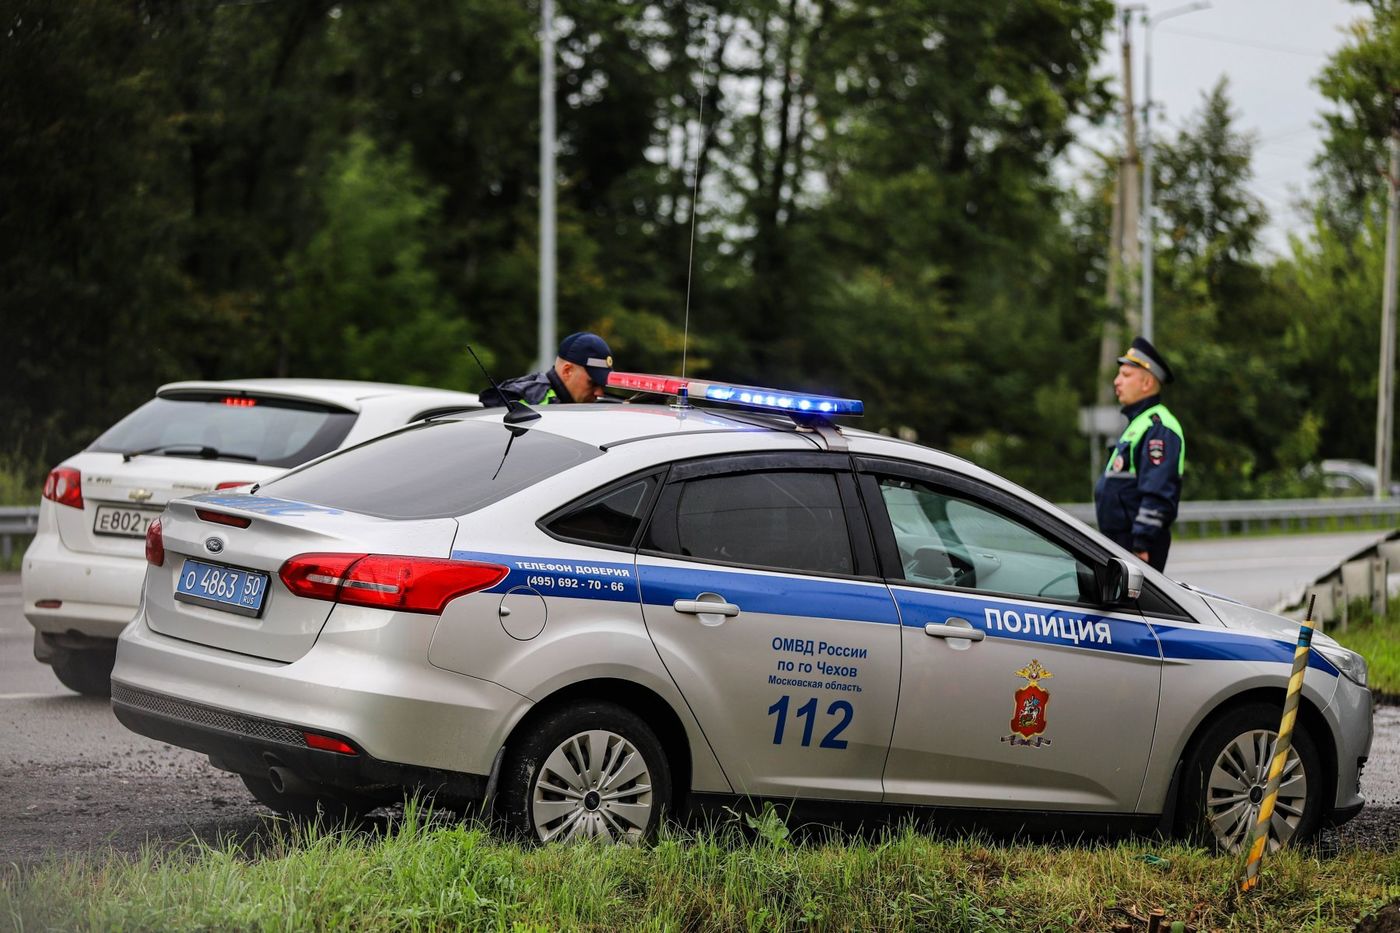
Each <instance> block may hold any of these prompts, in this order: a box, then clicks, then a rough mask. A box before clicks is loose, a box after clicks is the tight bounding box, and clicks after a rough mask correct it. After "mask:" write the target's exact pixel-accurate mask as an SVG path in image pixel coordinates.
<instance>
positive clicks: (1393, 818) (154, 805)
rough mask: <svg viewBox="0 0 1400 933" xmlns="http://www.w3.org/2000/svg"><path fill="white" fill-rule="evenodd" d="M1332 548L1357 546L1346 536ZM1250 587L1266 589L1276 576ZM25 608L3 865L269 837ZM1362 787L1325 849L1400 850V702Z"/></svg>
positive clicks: (10, 715) (196, 759)
mask: <svg viewBox="0 0 1400 933" xmlns="http://www.w3.org/2000/svg"><path fill="white" fill-rule="evenodd" d="M1273 540H1278V539H1273ZM1204 544H1206V545H1208V544H1209V542H1206V543H1204ZM1332 547H1333V549H1336V548H1339V547H1340V548H1341V549H1342V550H1344V551H1346V552H1348V553H1349V551H1350V550H1352V549H1354V548H1353V547H1352V542H1351V541H1349V540H1348V541H1346V542H1341V541H1340V539H1339V541H1338V542H1336V543H1334V544H1333V545H1332ZM1314 550H1315V549H1314ZM1176 556H1177V555H1174V558H1175V557H1176ZM1180 556H1181V558H1182V561H1181V562H1182V564H1183V565H1187V564H1189V563H1192V562H1207V563H1209V562H1211V555H1210V554H1209V553H1202V552H1197V551H1195V550H1194V549H1193V550H1192V551H1190V552H1186V551H1185V549H1183V553H1182V554H1181V555H1180ZM1339 556H1340V555H1339ZM1244 559H1246V560H1252V559H1253V558H1244ZM1214 566H1215V569H1216V570H1217V571H1219V570H1220V569H1221V568H1220V565H1219V561H1215V562H1214ZM1183 569H1185V568H1183ZM1244 572H1247V571H1244ZM1182 576H1185V575H1184V574H1182ZM1235 579H1237V580H1240V581H1243V580H1244V579H1245V578H1244V577H1236V578H1235ZM1226 582H1228V581H1226ZM1241 585H1242V584H1241ZM1249 585H1250V586H1253V587H1254V589H1255V590H1256V591H1258V592H1261V593H1263V592H1264V591H1266V590H1269V591H1272V590H1273V588H1274V587H1275V585H1276V584H1275V583H1274V582H1268V583H1258V582H1255V583H1251V584H1249ZM1241 595H1243V594H1241ZM20 610H21V605H20V593H19V576H18V574H0V868H3V866H6V865H9V864H24V863H31V862H34V861H37V860H40V859H43V858H45V857H48V856H52V855H56V854H74V853H81V852H88V851H105V850H107V849H108V848H115V849H117V850H119V851H123V852H135V851H137V850H139V849H140V848H141V847H142V845H143V844H146V843H148V842H149V843H151V844H154V845H156V846H158V847H161V848H170V847H173V846H178V845H181V844H185V843H187V842H189V841H190V840H191V839H200V840H203V841H207V842H218V841H219V840H221V839H225V838H227V839H232V840H245V839H249V838H252V839H254V840H256V839H257V838H259V837H261V836H263V835H265V834H266V832H267V826H268V822H267V819H266V818H267V816H268V815H269V814H268V811H267V810H264V809H262V808H261V807H259V806H258V805H257V804H255V803H254V802H253V800H252V798H251V797H249V795H248V793H247V792H246V791H245V789H244V787H243V784H242V782H241V781H240V780H239V779H238V778H237V777H235V776H233V775H230V774H227V773H225V772H222V771H217V770H215V769H213V768H211V767H210V766H209V763H208V761H207V760H206V759H205V758H204V757H203V756H201V755H196V754H194V753H193V752H188V751H185V750H183V749H178V748H173V747H171V746H169V745H165V744H162V743H160V742H155V741H151V740H149V739H145V738H142V737H140V736H137V735H135V734H133V733H131V732H128V731H127V730H126V729H125V728H124V727H122V726H121V724H120V723H118V722H117V720H116V718H115V717H114V716H113V715H112V711H111V708H110V706H109V705H108V703H107V702H106V701H105V700H99V699H91V698H87V697H81V696H78V695H76V694H74V693H72V692H70V691H68V690H67V689H66V688H64V687H63V686H62V685H61V684H60V683H59V682H58V681H57V679H55V678H54V676H53V674H52V672H51V671H50V670H49V668H47V667H46V666H43V665H40V664H38V663H37V662H35V661H34V659H33V655H32V642H33V630H32V629H31V628H30V626H29V624H28V623H27V622H26V621H25V620H24V617H23V615H22V613H21V611H20ZM1362 788H1363V791H1364V792H1365V794H1366V796H1367V798H1368V801H1369V803H1368V805H1367V807H1366V809H1364V810H1363V811H1362V813H1361V815H1360V816H1359V817H1357V818H1356V819H1355V820H1354V821H1352V823H1350V824H1348V825H1347V826H1345V827H1343V828H1342V829H1341V830H1338V831H1335V832H1329V833H1328V834H1327V836H1326V837H1325V838H1324V845H1325V847H1327V848H1337V847H1341V848H1351V847H1376V848H1385V849H1394V848H1400V707H1390V706H1382V707H1379V708H1378V709H1377V710H1376V735H1375V739H1374V741H1373V743H1372V749H1371V758H1370V761H1369V763H1368V765H1367V767H1366V771H1365V774H1364V776H1363V781H1362Z"/></svg>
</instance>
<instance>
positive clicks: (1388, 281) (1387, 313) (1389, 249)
mask: <svg viewBox="0 0 1400 933" xmlns="http://www.w3.org/2000/svg"><path fill="white" fill-rule="evenodd" d="M1390 123H1391V125H1390V171H1389V172H1388V173H1387V174H1386V182H1387V186H1388V187H1389V189H1390V202H1389V205H1388V209H1387V210H1386V219H1385V285H1384V288H1383V289H1382V291H1381V366H1380V378H1379V379H1378V380H1377V382H1378V386H1377V389H1376V491H1375V497H1376V498H1377V499H1384V498H1386V497H1387V496H1389V495H1390V460H1391V454H1392V450H1391V446H1392V445H1391V440H1390V439H1391V431H1392V429H1393V426H1394V419H1395V415H1394V402H1395V273H1396V248H1397V246H1400V243H1397V233H1396V229H1397V227H1400V190H1397V187H1396V186H1397V183H1400V95H1396V96H1395V97H1394V98H1393V99H1392V100H1391V117H1390Z"/></svg>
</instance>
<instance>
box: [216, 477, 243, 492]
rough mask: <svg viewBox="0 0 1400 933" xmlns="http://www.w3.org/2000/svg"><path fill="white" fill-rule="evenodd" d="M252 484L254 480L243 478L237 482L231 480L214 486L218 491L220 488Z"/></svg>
mask: <svg viewBox="0 0 1400 933" xmlns="http://www.w3.org/2000/svg"><path fill="white" fill-rule="evenodd" d="M251 485H253V481H252V480H250V479H241V480H238V481H237V482H234V481H232V480H230V481H229V482H227V483H220V484H219V485H217V486H215V487H214V490H215V492H217V491H218V490H220V489H237V488H238V487H239V486H251Z"/></svg>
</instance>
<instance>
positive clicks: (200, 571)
mask: <svg viewBox="0 0 1400 933" xmlns="http://www.w3.org/2000/svg"><path fill="white" fill-rule="evenodd" d="M266 594H267V574H265V573H262V572H260V571H257V570H242V569H240V568H238V567H224V566H221V565H219V564H206V563H204V561H200V560H187V561H185V565H184V566H183V567H181V568H180V579H179V581H178V582H177V583H176V584H175V598H176V599H178V600H180V601H181V602H186V603H195V604H197V605H200V606H208V607H210V608H211V609H222V610H224V611H225V612H235V613H237V614H238V615H241V616H252V617H254V618H257V617H258V616H259V615H261V614H262V605H263V597H264V596H265V595H266Z"/></svg>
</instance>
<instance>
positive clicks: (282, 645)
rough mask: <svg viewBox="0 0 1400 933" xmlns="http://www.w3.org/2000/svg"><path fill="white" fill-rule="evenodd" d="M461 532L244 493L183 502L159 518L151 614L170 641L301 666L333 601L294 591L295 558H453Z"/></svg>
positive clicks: (444, 522) (441, 522) (451, 526)
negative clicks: (161, 552)
mask: <svg viewBox="0 0 1400 933" xmlns="http://www.w3.org/2000/svg"><path fill="white" fill-rule="evenodd" d="M245 523H246V524H245ZM239 526H242V527H239ZM456 533H457V522H456V521H455V520H454V519H450V518H439V519H422V520H414V521H396V520H392V519H384V518H376V517H373V516H368V515H362V514H359V513H355V512H348V511H344V510H340V509H331V508H326V507H323V506H317V505H311V504H308V503H304V502H294V501H290V500H286V499H276V498H271V497H268V496H257V495H251V494H247V493H236V494H231V495H205V496H196V497H194V498H192V499H180V500H177V501H175V502H172V503H171V504H170V505H169V507H168V508H167V510H166V512H165V515H164V516H163V517H162V519H161V534H162V538H163V541H164V547H165V560H164V563H163V565H162V566H160V567H155V566H148V567H147V573H146V591H145V602H146V617H147V620H148V624H149V625H150V627H151V628H152V629H153V630H155V631H157V632H160V633H161V634H163V635H169V636H172V637H175V638H181V639H184V640H186V641H190V642H195V643H197V644H201V645H208V646H210V647H214V648H221V649H224V650H226V651H235V652H238V653H240V654H246V655H251V656H254V657H259V658H266V659H269V660H274V661H295V660H296V659H297V658H299V657H301V656H302V655H303V654H305V653H306V652H307V651H309V650H310V648H311V646H312V645H313V644H315V642H316V637H317V636H318V635H319V634H320V631H321V628H322V626H323V625H324V624H325V622H326V619H327V618H328V617H329V616H330V612H331V609H332V608H333V607H334V606H335V603H332V602H328V601H325V600H322V599H308V598H305V597H302V596H297V595H295V594H293V593H292V592H291V591H289V590H288V589H287V588H286V586H285V585H283V583H282V581H281V579H280V578H279V577H278V570H279V569H280V568H281V566H282V565H283V563H285V562H286V561H287V559H288V558H291V557H294V556H297V555H299V554H306V553H363V554H402V555H409V556H415V557H449V556H451V551H452V540H453V538H454V537H455V536H456ZM182 583H183V585H182Z"/></svg>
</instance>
